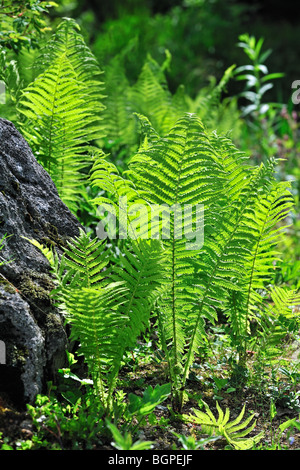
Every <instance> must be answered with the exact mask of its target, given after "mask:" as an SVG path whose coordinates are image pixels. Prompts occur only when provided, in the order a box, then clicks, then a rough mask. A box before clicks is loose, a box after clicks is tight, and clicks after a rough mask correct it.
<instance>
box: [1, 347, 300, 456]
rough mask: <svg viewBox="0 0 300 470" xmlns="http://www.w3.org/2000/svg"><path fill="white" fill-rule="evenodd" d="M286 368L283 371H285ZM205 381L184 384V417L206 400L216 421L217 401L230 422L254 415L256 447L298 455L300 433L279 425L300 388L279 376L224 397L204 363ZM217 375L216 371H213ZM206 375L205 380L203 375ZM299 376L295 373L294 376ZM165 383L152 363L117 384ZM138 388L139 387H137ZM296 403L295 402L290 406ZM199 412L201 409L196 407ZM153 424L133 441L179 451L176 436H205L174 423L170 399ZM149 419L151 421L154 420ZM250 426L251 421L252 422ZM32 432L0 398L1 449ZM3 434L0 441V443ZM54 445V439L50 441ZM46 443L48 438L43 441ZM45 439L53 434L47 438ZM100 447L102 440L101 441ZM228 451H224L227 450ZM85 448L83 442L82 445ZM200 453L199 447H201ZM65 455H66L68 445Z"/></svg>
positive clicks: (291, 354)
mask: <svg viewBox="0 0 300 470" xmlns="http://www.w3.org/2000/svg"><path fill="white" fill-rule="evenodd" d="M299 355H300V349H299V344H296V343H294V344H293V345H292V346H290V347H289V348H287V349H286V354H285V357H284V358H283V364H284V365H285V367H286V364H288V365H290V369H292V368H293V364H294V363H295V364H297V363H298V358H299ZM286 368H287V367H286ZM199 373H200V374H201V378H202V379H203V380H199V379H198V380H188V382H187V388H186V392H187V393H186V397H187V399H186V401H185V403H184V406H183V409H182V414H190V413H193V409H197V408H198V403H199V400H200V399H202V400H204V401H205V402H206V403H207V404H208V405H209V407H210V409H211V411H212V412H213V413H214V415H215V416H217V411H216V399H218V402H219V405H220V407H221V408H222V410H223V411H225V409H226V408H229V410H230V420H233V419H235V418H236V417H237V416H238V415H239V413H240V412H241V410H242V408H243V406H244V405H245V415H244V418H243V420H242V421H244V420H245V419H246V418H247V417H248V416H249V415H250V414H251V415H254V418H253V419H254V420H256V426H255V428H254V429H253V431H252V432H251V434H249V436H247V437H251V436H255V435H257V434H258V433H260V432H261V431H263V432H264V437H263V438H262V439H261V441H260V442H259V444H258V450H277V449H278V445H279V446H280V447H279V449H281V450H300V431H299V430H298V431H297V429H293V431H290V430H286V431H285V432H283V433H282V434H281V435H280V436H279V434H278V430H279V425H280V424H282V423H283V422H285V421H287V420H290V419H297V420H299V409H300V408H299V395H300V384H299V381H298V383H297V382H296V383H293V384H292V383H291V381H290V380H289V379H288V378H287V377H285V376H282V377H281V378H278V377H277V379H276V384H275V385H274V381H273V385H272V386H271V382H272V380H271V378H270V376H269V377H268V376H266V374H265V375H264V377H265V380H264V381H265V383H264V384H263V383H261V384H259V383H256V384H252V385H251V386H244V387H239V388H238V390H236V391H233V392H230V393H228V391H226V389H225V388H224V390H222V389H216V387H215V386H213V384H214V382H213V380H212V376H213V374H212V372H211V368H210V370H208V369H207V368H206V365H205V363H204V364H199V368H198V369H197V374H198V377H199ZM214 373H215V372H214ZM205 374H206V375H205ZM222 376H223V377H224V368H223V369H222V370H221V373H220V377H222ZM296 376H297V377H299V373H298V374H297V375H296ZM163 378H164V371H163V364H162V363H160V364H157V365H156V366H153V363H152V364H150V363H148V364H147V363H145V364H139V365H138V366H134V367H132V366H130V367H128V366H127V367H126V366H125V367H124V369H123V370H122V373H121V375H120V382H119V384H120V385H121V386H122V390H123V391H124V392H125V393H135V394H137V395H141V394H142V390H143V389H144V388H145V387H147V386H149V385H151V386H152V387H155V385H157V384H158V383H160V384H161V383H162V379H163ZM141 384H143V385H142V386H141ZM271 397H272V398H273V399H274V402H275V404H276V415H275V417H274V418H273V419H272V420H271V419H270V401H271ZM293 400H294V401H293ZM198 409H199V408H198ZM154 415H155V417H154V421H156V422H155V423H154V424H153V419H152V423H147V424H146V425H143V426H142V427H140V428H139V432H138V434H137V435H136V436H134V440H137V439H139V440H143V441H144V440H146V441H152V443H153V446H152V448H153V449H154V450H158V451H160V450H163V451H168V450H180V449H183V447H182V445H181V444H180V442H179V440H178V437H176V435H174V433H176V434H179V435H181V436H182V435H184V436H186V437H188V436H191V435H192V436H195V438H196V440H197V441H201V440H202V439H203V438H205V436H204V435H203V434H202V435H201V434H200V427H198V426H195V425H192V424H190V423H186V422H184V421H183V420H181V419H178V417H176V415H174V413H173V412H172V410H171V402H170V400H166V401H164V402H163V403H162V404H161V405H159V406H158V407H157V408H156V409H155V411H154ZM152 418H153V417H152ZM251 423H252V422H251ZM34 432H35V428H34V425H33V423H32V420H31V417H30V415H29V414H28V413H27V411H26V410H21V411H20V410H16V409H15V408H14V407H13V406H12V405H11V404H9V403H8V402H7V401H6V400H5V399H4V398H3V397H2V398H1V397H0V449H1V441H2V443H3V442H6V443H9V444H10V445H11V446H12V447H14V444H15V443H16V442H18V441H19V442H20V441H25V440H27V439H29V440H30V439H31V438H32V435H33V434H34ZM1 433H2V439H1ZM53 439H54V440H55V437H53ZM47 440H48V438H47ZM49 440H51V435H50V434H49ZM99 442H100V441H99ZM101 442H102V444H101V445H100V446H99V445H97V444H95V445H94V447H93V448H94V449H95V450H115V449H114V447H112V446H111V443H110V440H109V439H106V440H105V439H104V440H103V439H101ZM226 446H227V447H226ZM226 448H228V444H227V443H226V441H225V440H224V439H223V438H218V439H216V440H215V441H211V442H208V443H207V444H205V445H204V446H203V449H204V450H224V449H226ZM82 449H84V443H83V444H82ZM201 449H202V447H201ZM65 450H68V444H66V448H65Z"/></svg>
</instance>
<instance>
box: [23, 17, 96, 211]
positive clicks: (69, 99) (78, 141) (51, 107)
mask: <svg viewBox="0 0 300 470" xmlns="http://www.w3.org/2000/svg"><path fill="white" fill-rule="evenodd" d="M67 24H68V23H67ZM61 29H62V30H63V31H61V30H59V31H60V33H61V34H58V36H59V37H60V41H59V42H58V46H57V48H56V49H55V52H53V54H50V55H51V59H52V60H51V61H49V66H48V68H47V69H46V70H45V71H44V72H42V73H41V74H40V75H39V76H38V77H37V78H36V79H35V80H34V82H32V83H31V84H30V85H29V86H28V87H27V88H25V90H23V93H22V96H21V99H20V101H19V104H18V108H19V112H20V115H21V117H22V119H23V121H22V122H21V123H20V125H21V129H22V132H23V134H24V136H25V137H26V138H27V140H28V142H29V143H30V145H31V147H32V149H33V151H34V153H35V155H36V157H37V159H38V161H39V162H40V163H41V164H42V165H43V166H44V168H45V169H46V170H47V171H48V172H49V174H50V176H51V177H52V179H53V181H54V183H55V185H56V187H57V189H58V192H59V195H60V197H61V198H62V200H63V201H64V202H65V203H66V204H67V205H68V207H69V208H70V209H71V210H73V211H76V209H77V207H78V202H79V200H80V198H81V194H82V191H83V188H84V184H85V182H86V176H85V174H86V173H87V170H88V168H89V166H90V165H91V162H90V161H89V160H90V158H89V146H90V144H91V142H93V141H94V140H95V139H97V138H99V137H100V136H102V135H103V133H102V131H101V125H100V117H99V112H100V110H102V109H103V105H102V104H101V102H100V99H101V97H102V95H101V89H102V84H101V82H99V81H97V72H98V75H99V74H100V69H99V67H98V66H97V65H96V63H95V59H93V58H92V57H91V53H90V52H89V50H88V48H87V47H86V46H85V45H84V44H83V41H82V38H81V36H80V35H78V34H75V33H74V34H72V33H71V32H70V31H73V30H71V29H70V28H69V29H66V28H64V25H63V26H61ZM70 38H71V39H70ZM50 49H51V48H50ZM84 58H85V60H84ZM92 59H93V60H92ZM46 62H47V61H46Z"/></svg>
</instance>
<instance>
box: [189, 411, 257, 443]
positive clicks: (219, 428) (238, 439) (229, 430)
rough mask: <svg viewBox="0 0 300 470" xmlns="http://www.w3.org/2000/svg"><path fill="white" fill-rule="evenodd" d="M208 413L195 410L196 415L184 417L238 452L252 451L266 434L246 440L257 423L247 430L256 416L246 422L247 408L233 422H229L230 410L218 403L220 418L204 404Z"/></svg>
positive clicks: (253, 423) (251, 416)
mask: <svg viewBox="0 0 300 470" xmlns="http://www.w3.org/2000/svg"><path fill="white" fill-rule="evenodd" d="M203 403H204V406H205V410H206V413H205V412H203V411H200V410H196V409H194V410H193V411H194V414H195V415H192V414H190V415H186V414H185V415H183V418H184V419H185V420H187V421H188V422H191V423H194V424H198V425H200V426H201V428H202V430H203V432H204V433H205V434H209V435H213V434H214V435H216V436H222V437H224V438H225V439H226V441H227V442H228V443H229V444H230V446H231V447H233V448H234V449H236V450H250V449H252V448H253V447H254V445H255V444H257V443H258V442H259V441H260V440H261V439H262V437H263V435H264V433H263V432H260V433H259V434H257V435H256V436H254V437H248V438H245V436H247V435H248V434H250V432H251V431H253V429H254V427H255V425H256V421H254V422H252V424H251V425H250V426H249V427H248V428H247V426H248V425H249V424H250V422H251V421H252V420H253V418H254V415H250V416H249V417H248V418H246V419H245V421H243V422H242V419H243V417H244V414H245V406H244V407H243V408H242V411H241V412H240V414H239V415H238V416H237V418H235V419H234V420H233V421H229V418H230V410H229V408H226V411H225V413H224V411H223V410H222V409H221V408H220V405H219V404H218V402H216V407H217V411H218V417H217V418H216V417H215V416H214V415H213V413H212V411H211V410H210V408H209V406H208V405H207V403H205V402H203Z"/></svg>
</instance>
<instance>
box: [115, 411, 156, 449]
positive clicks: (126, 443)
mask: <svg viewBox="0 0 300 470" xmlns="http://www.w3.org/2000/svg"><path fill="white" fill-rule="evenodd" d="M106 426H107V427H108V429H109V430H110V431H111V434H112V436H113V441H112V443H111V445H112V446H113V447H115V448H116V449H119V450H149V449H151V448H152V444H153V442H151V441H140V440H137V441H135V442H133V440H132V436H131V434H130V433H129V432H125V433H124V434H122V433H121V432H120V431H119V430H118V428H117V427H116V426H115V425H114V424H113V423H111V422H110V421H108V420H107V419H106Z"/></svg>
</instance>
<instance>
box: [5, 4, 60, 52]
mask: <svg viewBox="0 0 300 470" xmlns="http://www.w3.org/2000/svg"><path fill="white" fill-rule="evenodd" d="M56 6H57V4H56V3H55V2H52V1H41V0H29V1H25V0H17V1H12V0H4V1H3V2H2V3H1V10H0V25H1V28H0V47H6V48H9V49H13V50H15V51H19V50H20V49H21V48H23V47H27V48H29V47H30V48H34V47H37V46H38V40H39V38H40V37H41V35H42V34H43V33H45V32H46V31H47V30H50V29H51V28H50V27H49V25H48V22H47V21H46V19H45V13H48V12H49V9H50V8H52V7H56Z"/></svg>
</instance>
